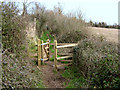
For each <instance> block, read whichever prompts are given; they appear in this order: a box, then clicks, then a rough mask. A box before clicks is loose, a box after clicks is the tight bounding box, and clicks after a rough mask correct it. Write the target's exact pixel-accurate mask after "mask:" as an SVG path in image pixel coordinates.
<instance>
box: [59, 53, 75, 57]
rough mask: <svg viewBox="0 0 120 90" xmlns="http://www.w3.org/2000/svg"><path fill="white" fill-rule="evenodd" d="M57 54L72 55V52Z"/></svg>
mask: <svg viewBox="0 0 120 90" xmlns="http://www.w3.org/2000/svg"><path fill="white" fill-rule="evenodd" d="M58 55H69V56H72V55H73V53H58Z"/></svg>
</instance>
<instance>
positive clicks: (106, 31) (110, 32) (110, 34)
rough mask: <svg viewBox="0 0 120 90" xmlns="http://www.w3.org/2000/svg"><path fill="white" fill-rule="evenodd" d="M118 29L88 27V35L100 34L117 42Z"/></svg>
mask: <svg viewBox="0 0 120 90" xmlns="http://www.w3.org/2000/svg"><path fill="white" fill-rule="evenodd" d="M118 30H119V29H111V28H99V27H88V32H89V34H90V35H95V36H101V35H102V36H104V37H105V38H106V41H108V42H113V43H118ZM119 31H120V30H119Z"/></svg>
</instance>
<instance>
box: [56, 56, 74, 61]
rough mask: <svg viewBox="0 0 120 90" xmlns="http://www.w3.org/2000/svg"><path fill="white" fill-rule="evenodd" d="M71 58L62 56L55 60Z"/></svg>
mask: <svg viewBox="0 0 120 90" xmlns="http://www.w3.org/2000/svg"><path fill="white" fill-rule="evenodd" d="M70 57H72V56H64V57H58V58H57V60H60V59H65V58H70Z"/></svg>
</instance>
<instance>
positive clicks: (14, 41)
mask: <svg viewBox="0 0 120 90" xmlns="http://www.w3.org/2000/svg"><path fill="white" fill-rule="evenodd" d="M1 6H2V8H1V9H2V44H3V50H5V49H9V51H10V52H12V53H19V54H20V52H21V49H23V42H25V31H24V30H23V29H25V25H26V24H25V23H24V22H23V21H22V20H21V17H20V16H18V13H19V10H18V8H17V6H16V3H15V2H1V3H0V7H1ZM21 23H22V24H21Z"/></svg>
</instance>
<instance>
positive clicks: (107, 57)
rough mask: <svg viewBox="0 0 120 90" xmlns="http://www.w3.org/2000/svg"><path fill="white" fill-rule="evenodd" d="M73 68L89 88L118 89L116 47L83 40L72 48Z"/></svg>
mask: <svg viewBox="0 0 120 90" xmlns="http://www.w3.org/2000/svg"><path fill="white" fill-rule="evenodd" d="M73 56H74V57H73V58H74V60H73V63H74V66H76V67H78V68H79V72H80V73H81V74H82V75H83V76H84V77H85V78H87V79H88V81H89V82H88V83H89V85H90V86H91V87H94V86H96V87H98V88H118V87H119V88H120V78H119V77H120V71H119V68H118V65H119V64H120V62H119V56H118V52H117V45H114V44H111V43H108V42H105V41H104V40H103V41H102V40H101V38H98V39H95V38H94V40H93V39H84V40H82V41H81V42H80V43H79V45H78V46H77V47H75V48H74V55H73Z"/></svg>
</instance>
